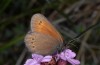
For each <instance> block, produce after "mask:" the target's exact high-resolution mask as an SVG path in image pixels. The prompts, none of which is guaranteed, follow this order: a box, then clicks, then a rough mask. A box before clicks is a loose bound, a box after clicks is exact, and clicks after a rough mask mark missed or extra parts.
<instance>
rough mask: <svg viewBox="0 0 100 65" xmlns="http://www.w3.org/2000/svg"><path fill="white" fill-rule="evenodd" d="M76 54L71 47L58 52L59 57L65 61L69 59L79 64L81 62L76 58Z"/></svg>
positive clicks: (75, 64)
mask: <svg viewBox="0 0 100 65" xmlns="http://www.w3.org/2000/svg"><path fill="white" fill-rule="evenodd" d="M75 56H76V54H75V53H74V52H72V51H71V50H70V49H66V50H65V51H63V52H61V53H60V54H58V57H59V58H61V59H63V60H65V61H68V62H69V63H71V64H72V65H79V64H80V62H79V61H78V60H76V59H74V57H75Z"/></svg>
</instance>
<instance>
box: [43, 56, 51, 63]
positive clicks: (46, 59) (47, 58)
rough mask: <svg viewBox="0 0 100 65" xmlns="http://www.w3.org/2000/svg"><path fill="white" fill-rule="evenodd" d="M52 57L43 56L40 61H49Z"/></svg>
mask: <svg viewBox="0 0 100 65" xmlns="http://www.w3.org/2000/svg"><path fill="white" fill-rule="evenodd" d="M51 59H52V56H45V57H44V58H43V59H42V61H41V62H50V61H51Z"/></svg>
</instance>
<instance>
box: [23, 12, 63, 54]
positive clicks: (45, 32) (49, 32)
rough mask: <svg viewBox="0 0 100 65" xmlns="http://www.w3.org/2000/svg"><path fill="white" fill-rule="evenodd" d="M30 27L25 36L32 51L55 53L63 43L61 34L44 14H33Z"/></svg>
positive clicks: (26, 42)
mask: <svg viewBox="0 0 100 65" xmlns="http://www.w3.org/2000/svg"><path fill="white" fill-rule="evenodd" d="M30 29H31V30H30V31H29V32H28V33H27V34H26V36H25V44H26V46H27V48H28V49H29V51H30V52H32V53H36V54H42V55H47V54H53V53H54V52H55V51H57V49H58V48H59V49H60V48H61V46H62V45H63V39H62V37H61V35H60V34H59V33H58V32H57V30H56V29H55V28H54V27H53V26H52V24H51V23H50V22H49V21H48V20H47V19H46V18H45V17H44V16H43V15H42V14H39V13H38V14H35V15H33V16H32V18H31V23H30Z"/></svg>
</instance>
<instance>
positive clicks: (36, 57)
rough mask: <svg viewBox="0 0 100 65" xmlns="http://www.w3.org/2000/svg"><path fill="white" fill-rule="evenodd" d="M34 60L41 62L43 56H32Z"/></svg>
mask: <svg viewBox="0 0 100 65" xmlns="http://www.w3.org/2000/svg"><path fill="white" fill-rule="evenodd" d="M32 58H33V60H36V61H37V62H40V61H41V60H42V59H43V56H42V55H39V54H32Z"/></svg>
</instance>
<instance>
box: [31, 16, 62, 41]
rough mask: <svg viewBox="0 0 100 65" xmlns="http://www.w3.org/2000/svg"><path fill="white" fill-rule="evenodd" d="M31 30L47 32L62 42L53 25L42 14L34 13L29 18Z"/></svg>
mask: <svg viewBox="0 0 100 65" xmlns="http://www.w3.org/2000/svg"><path fill="white" fill-rule="evenodd" d="M31 30H32V31H33V32H40V33H43V34H47V35H50V36H52V37H53V38H55V39H57V40H58V41H59V42H61V43H63V39H62V37H61V35H60V34H59V33H58V32H57V30H56V29H55V28H54V27H53V25H52V24H51V23H50V22H49V21H48V20H47V19H46V17H44V16H43V15H42V14H35V15H33V16H32V19H31Z"/></svg>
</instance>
